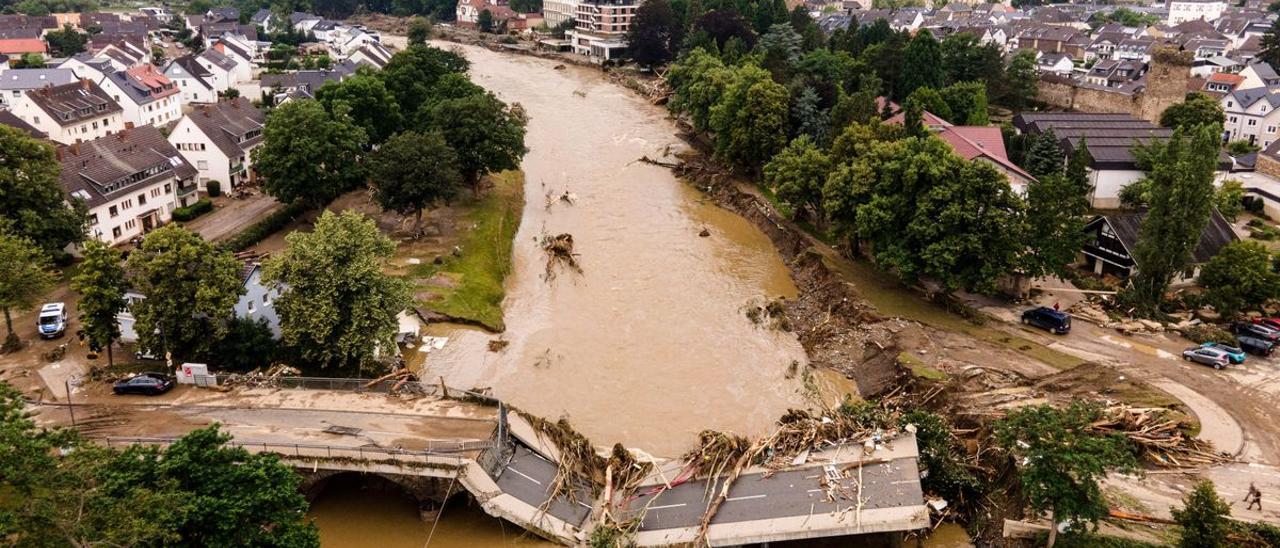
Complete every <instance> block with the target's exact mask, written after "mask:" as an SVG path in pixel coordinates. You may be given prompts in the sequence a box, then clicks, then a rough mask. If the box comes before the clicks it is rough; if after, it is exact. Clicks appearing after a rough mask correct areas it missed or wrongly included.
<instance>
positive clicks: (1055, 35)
mask: <svg viewBox="0 0 1280 548" xmlns="http://www.w3.org/2000/svg"><path fill="white" fill-rule="evenodd" d="M1090 42H1091V41H1090V40H1089V37H1088V36H1085V35H1083V34H1081V33H1080V32H1078V31H1077V30H1075V29H1073V28H1069V27H1051V26H1033V27H1029V28H1026V29H1025V30H1023V31H1022V32H1020V33H1018V34H1017V35H1016V36H1015V37H1014V38H1013V39H1012V40H1010V41H1009V47H1010V48H1011V49H1014V50H1018V49H1033V50H1036V51H1039V52H1041V53H1065V54H1067V55H1070V56H1071V58H1072V59H1084V55H1085V50H1087V49H1088V48H1089V44H1090Z"/></svg>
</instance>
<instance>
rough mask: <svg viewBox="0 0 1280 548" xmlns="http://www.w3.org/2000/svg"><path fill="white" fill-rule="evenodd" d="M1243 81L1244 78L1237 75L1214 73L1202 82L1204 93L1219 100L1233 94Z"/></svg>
mask: <svg viewBox="0 0 1280 548" xmlns="http://www.w3.org/2000/svg"><path fill="white" fill-rule="evenodd" d="M1243 81H1244V77H1243V76H1240V75H1239V74H1231V73H1229V72H1215V73H1213V74H1210V75H1209V77H1208V78H1207V79H1205V82H1204V91H1206V92H1208V93H1213V94H1215V95H1216V96H1217V97H1218V98H1219V99H1221V98H1223V97H1225V96H1226V95H1227V94H1229V93H1231V92H1233V91H1235V90H1236V88H1238V87H1239V86H1240V83H1241V82H1243Z"/></svg>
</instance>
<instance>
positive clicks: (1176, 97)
mask: <svg viewBox="0 0 1280 548" xmlns="http://www.w3.org/2000/svg"><path fill="white" fill-rule="evenodd" d="M1149 66H1150V68H1149V70H1148V71H1147V85H1146V88H1145V89H1143V90H1142V91H1140V92H1137V93H1125V92H1121V91H1116V90H1111V89H1105V88H1098V87H1094V86H1081V85H1079V84H1077V83H1076V82H1074V81H1072V80H1071V79H1070V78H1066V77H1062V76H1057V75H1053V74H1046V75H1044V76H1041V77H1040V82H1039V85H1038V95H1037V98H1038V99H1039V100H1040V101H1042V102H1044V103H1045V104H1048V105H1050V106H1054V107H1058V108H1064V109H1068V110H1075V111H1080V112H1099V113H1101V112H1127V113H1129V114H1132V115H1133V116H1135V117H1138V118H1142V119H1144V120H1150V121H1152V122H1155V123H1159V122H1160V115H1161V114H1162V113H1164V109H1166V108H1169V106H1170V105H1173V104H1176V103H1180V102H1182V100H1183V98H1184V97H1186V94H1187V81H1188V80H1189V79H1190V78H1191V55H1190V53H1189V52H1184V51H1177V50H1171V49H1167V48H1166V49H1161V50H1157V51H1155V52H1154V53H1152V55H1151V63H1150V65H1149Z"/></svg>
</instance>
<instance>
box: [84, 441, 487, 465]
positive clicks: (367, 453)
mask: <svg viewBox="0 0 1280 548" xmlns="http://www.w3.org/2000/svg"><path fill="white" fill-rule="evenodd" d="M179 439H182V438H179V437H107V438H99V440H100V441H101V442H103V443H104V444H105V445H106V446H107V447H114V446H119V445H160V446H169V445H172V444H173V443H174V442H175V441H178V440H179ZM226 444H227V445H229V446H232V447H241V448H243V449H245V450H246V451H249V452H252V453H272V454H276V455H280V456H284V457H312V458H330V459H334V458H348V459H359V460H395V461H403V462H405V463H421V464H426V463H433V464H442V463H441V462H440V459H441V458H444V459H452V460H456V461H457V462H456V463H455V464H461V462H462V461H463V459H464V458H466V457H463V456H459V455H457V454H456V453H461V452H467V451H478V450H482V449H488V448H489V447H492V445H493V444H492V443H491V442H488V441H428V442H427V449H425V450H414V451H410V450H406V449H396V448H386V447H361V446H354V447H352V446H339V445H320V444H309V443H280V442H257V441H240V440H230V441H228V442H227V443H226ZM443 464H447V463H443Z"/></svg>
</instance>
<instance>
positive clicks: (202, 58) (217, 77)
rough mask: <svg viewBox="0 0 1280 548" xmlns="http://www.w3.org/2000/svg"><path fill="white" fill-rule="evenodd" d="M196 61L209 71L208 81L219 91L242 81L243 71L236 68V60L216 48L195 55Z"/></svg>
mask: <svg viewBox="0 0 1280 548" xmlns="http://www.w3.org/2000/svg"><path fill="white" fill-rule="evenodd" d="M195 58H196V63H198V64H199V65H200V66H202V67H204V69H205V70H206V71H208V73H209V76H208V79H207V81H208V83H209V84H210V85H212V86H213V89H215V90H217V91H218V93H222V92H224V91H226V90H228V89H230V88H232V87H234V86H235V85H236V84H238V83H240V80H239V74H241V71H240V70H238V69H237V68H236V61H235V60H234V59H231V58H230V57H227V56H226V55H223V54H222V53H221V52H219V51H218V50H216V49H213V48H208V49H205V50H204V51H202V52H200V54H199V55H196V56H195Z"/></svg>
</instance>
